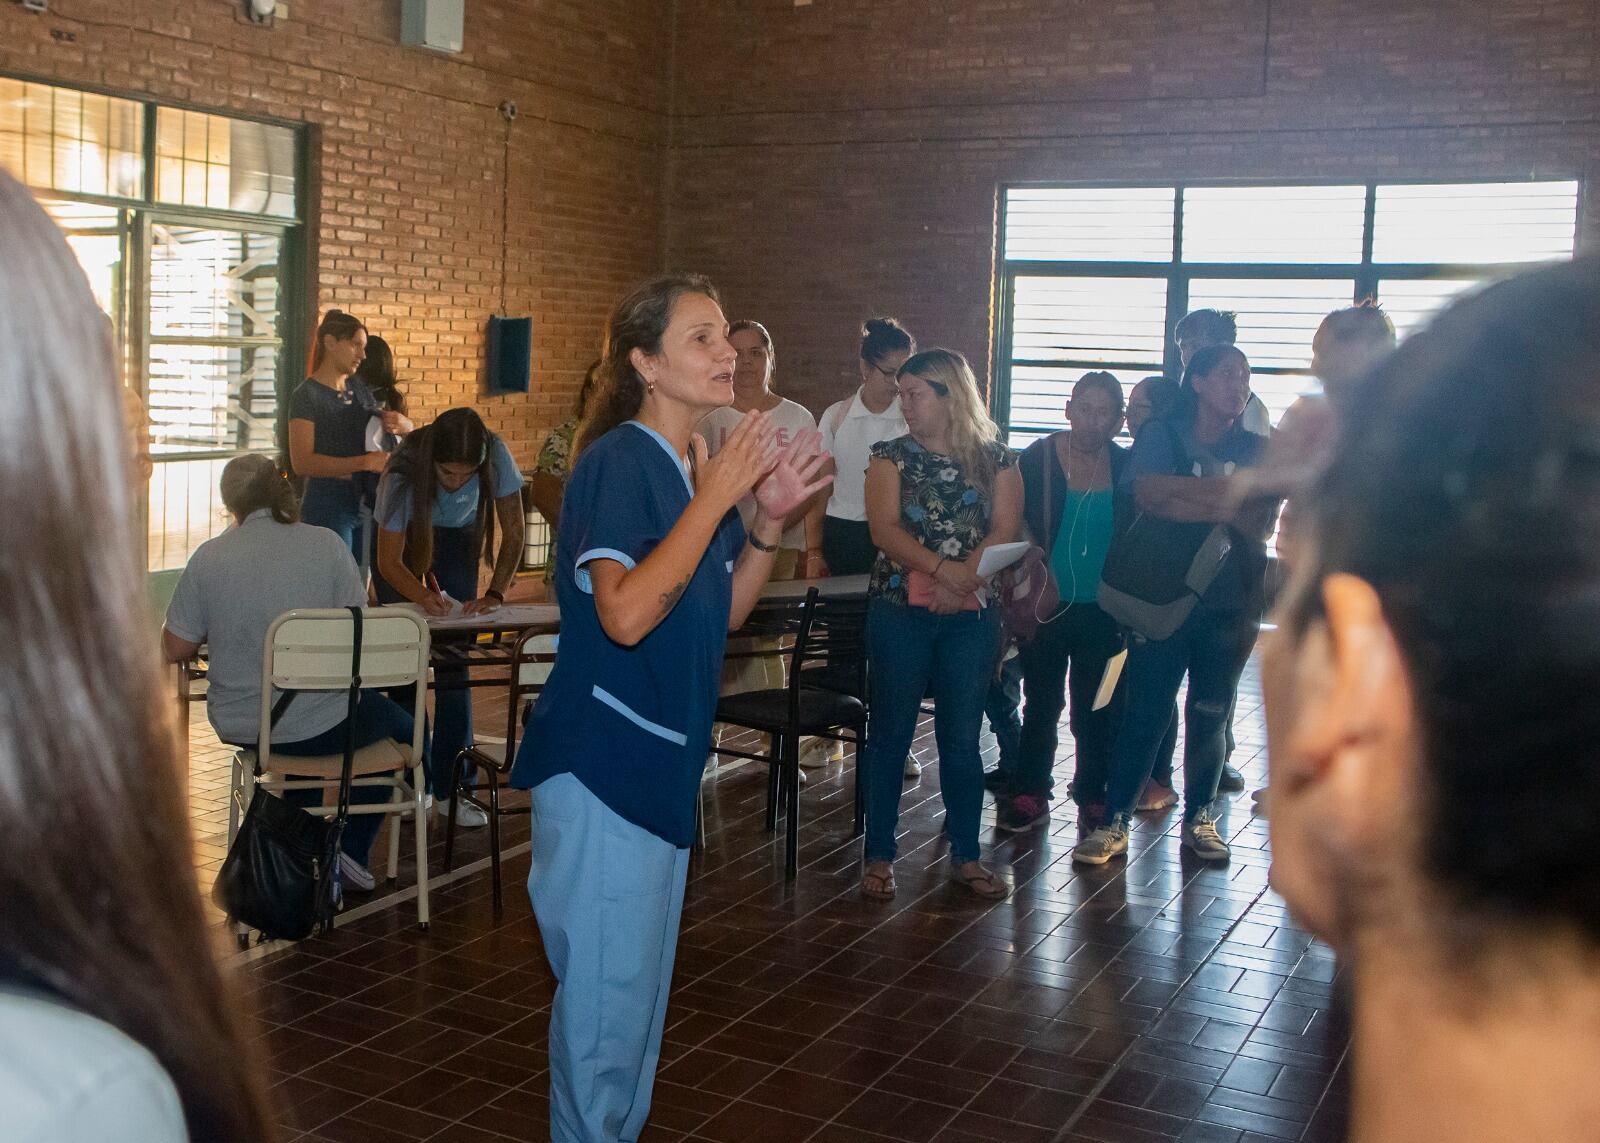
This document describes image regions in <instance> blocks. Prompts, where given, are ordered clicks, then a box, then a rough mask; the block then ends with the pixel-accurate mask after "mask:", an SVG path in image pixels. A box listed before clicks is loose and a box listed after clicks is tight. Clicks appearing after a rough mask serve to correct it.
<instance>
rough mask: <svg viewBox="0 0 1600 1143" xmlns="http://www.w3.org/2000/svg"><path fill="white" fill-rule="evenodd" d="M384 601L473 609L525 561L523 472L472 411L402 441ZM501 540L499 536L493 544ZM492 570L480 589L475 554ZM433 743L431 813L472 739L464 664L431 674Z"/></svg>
mask: <svg viewBox="0 0 1600 1143" xmlns="http://www.w3.org/2000/svg"><path fill="white" fill-rule="evenodd" d="M375 515H376V517H377V521H378V574H377V576H376V577H375V578H374V584H373V586H374V588H375V589H376V590H377V593H378V600H379V602H381V603H394V602H397V601H399V600H409V601H410V602H412V603H416V604H420V605H421V607H422V609H423V610H424V611H426V612H427V613H428V614H429V615H448V614H450V609H451V601H452V600H454V601H456V602H459V603H461V604H462V609H463V610H464V611H465V612H466V613H468V614H477V613H479V612H484V611H491V610H493V609H494V608H496V607H499V606H500V604H502V603H504V602H505V593H506V589H507V588H508V587H510V586H511V580H512V579H513V577H515V576H516V574H517V565H518V564H519V563H520V561H521V559H522V529H523V520H524V516H523V511H522V473H521V472H519V471H518V470H517V465H516V462H515V461H514V460H512V458H511V453H510V451H509V450H508V449H507V448H506V446H505V442H503V441H502V440H501V439H500V438H499V437H497V436H495V434H493V433H491V432H490V431H489V430H488V428H487V427H486V426H485V425H484V423H483V419H482V418H481V417H479V416H478V414H477V413H476V412H474V411H473V410H472V409H450V410H447V411H446V412H444V413H441V414H440V415H439V418H438V420H436V421H434V422H433V423H432V424H431V425H428V426H426V427H425V428H421V429H418V430H416V431H415V432H413V433H412V434H411V435H410V436H408V437H407V438H406V439H405V442H404V443H403V444H402V445H401V446H400V449H399V451H398V452H396V453H395V454H394V459H393V460H391V461H390V462H389V467H388V469H387V470H386V471H385V472H384V474H383V479H382V480H381V481H379V483H378V506H377V511H376V513H375ZM497 538H498V543H497ZM480 559H481V560H482V562H483V563H484V564H487V565H488V566H489V567H490V568H492V569H493V570H492V571H491V572H490V574H489V586H488V587H487V588H485V589H484V591H483V594H482V595H479V594H478V568H479V560H480ZM434 675H435V681H436V682H437V683H438V689H437V690H436V691H435V692H434V698H433V717H434V724H433V740H432V744H431V746H430V748H429V752H428V784H429V786H431V787H432V789H433V795H434V811H435V812H436V813H439V814H443V813H444V812H445V807H446V806H447V804H448V802H449V798H450V776H451V772H452V770H453V769H454V767H455V761H456V755H457V754H459V753H460V752H461V749H462V748H463V747H464V746H467V745H468V744H469V743H470V742H471V740H472V695H471V692H470V691H468V690H467V689H466V688H465V686H464V685H461V684H463V683H464V682H465V678H466V671H465V669H463V668H439V669H437V670H436V671H435V672H434ZM456 822H457V824H458V825H465V826H482V825H487V824H488V823H489V819H488V818H487V817H486V816H485V815H484V813H483V811H482V810H480V809H478V808H477V807H476V806H473V805H472V804H471V803H468V802H462V803H460V804H458V805H457V806H456Z"/></svg>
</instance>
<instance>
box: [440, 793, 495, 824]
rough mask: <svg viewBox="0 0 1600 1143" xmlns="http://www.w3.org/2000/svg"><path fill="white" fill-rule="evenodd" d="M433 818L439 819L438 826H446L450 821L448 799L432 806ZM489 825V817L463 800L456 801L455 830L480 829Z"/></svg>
mask: <svg viewBox="0 0 1600 1143" xmlns="http://www.w3.org/2000/svg"><path fill="white" fill-rule="evenodd" d="M433 816H434V817H436V818H438V819H439V824H440V825H447V824H449V821H450V799H449V798H444V799H442V800H440V801H437V802H435V803H434V805H433ZM488 824H489V815H488V814H487V813H486V812H485V811H483V810H481V809H479V808H478V807H477V806H475V805H473V804H472V803H471V802H469V801H467V800H466V799H465V798H457V799H456V828H457V829H482V828H483V827H484V826H486V825H488Z"/></svg>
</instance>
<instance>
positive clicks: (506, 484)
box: [373, 436, 522, 532]
mask: <svg viewBox="0 0 1600 1143" xmlns="http://www.w3.org/2000/svg"><path fill="white" fill-rule="evenodd" d="M489 471H490V473H491V474H492V475H493V477H494V480H493V487H492V488H490V490H489V491H490V494H491V496H492V497H493V499H495V500H498V499H500V498H501V497H502V496H510V495H511V494H512V493H513V492H516V491H518V490H520V489H521V488H522V473H521V472H520V471H519V470H518V469H517V462H516V461H515V460H513V459H512V458H511V450H510V449H508V448H506V443H505V441H503V440H501V439H500V438H499V437H497V436H491V437H490V438H489ZM478 484H479V481H478V474H477V473H473V474H472V476H471V477H470V478H469V479H468V480H467V482H466V483H465V484H463V485H462V486H461V487H460V488H458V489H456V490H455V491H454V492H447V491H446V490H445V489H444V488H443V487H442V486H440V487H438V488H437V490H436V491H435V492H434V494H433V526H434V527H435V528H465V527H467V526H468V525H469V524H471V523H472V522H473V521H475V520H476V519H477V518H478ZM411 487H412V486H411V483H410V481H409V479H408V478H407V474H406V473H404V472H401V471H399V470H398V469H396V468H395V467H394V466H393V465H391V466H390V467H389V470H388V471H387V472H385V473H384V474H383V479H382V480H381V481H380V482H379V484H378V508H377V511H376V512H374V513H373V515H374V516H375V517H376V518H377V521H378V527H380V528H383V529H385V530H387V531H390V532H404V531H405V530H406V528H407V527H408V526H409V525H410V523H411Z"/></svg>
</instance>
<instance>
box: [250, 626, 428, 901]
mask: <svg viewBox="0 0 1600 1143" xmlns="http://www.w3.org/2000/svg"><path fill="white" fill-rule="evenodd" d="M352 626H353V625H352V624H351V622H350V612H349V611H348V610H346V609H345V608H342V607H338V608H308V609H296V610H294V611H286V612H284V613H283V614H282V615H280V616H278V618H276V619H274V620H273V621H272V626H271V627H269V628H267V638H266V642H265V646H264V647H263V648H262V652H261V682H262V685H261V731H260V738H259V743H260V747H259V756H258V752H257V751H256V750H250V749H245V748H241V749H239V750H237V751H236V752H235V753H234V756H233V779H232V784H231V789H230V791H229V798H228V842H229V844H230V845H231V844H232V843H233V838H234V834H235V833H237V832H238V829H239V818H240V815H241V814H242V813H243V811H244V808H245V807H246V806H248V805H249V803H250V792H251V786H252V784H253V783H260V784H261V785H263V786H266V787H267V788H268V789H271V790H273V791H282V790H307V789H323V790H326V789H330V788H331V789H333V790H335V791H337V790H338V788H339V777H340V772H341V770H342V769H343V766H344V754H343V752H342V751H341V752H340V753H338V754H328V755H324V756H316V757H291V756H290V755H287V754H279V755H275V754H273V753H272V743H271V727H272V704H273V688H277V689H278V690H280V691H284V690H294V691H333V692H337V693H339V694H341V695H342V694H344V693H346V692H348V691H349V689H350V652H351V650H352V647H351V631H352ZM361 685H362V688H363V689H366V688H371V687H384V688H390V687H411V688H412V691H413V695H414V698H413V702H412V731H411V741H410V742H406V743H401V742H396V741H394V740H392V739H385V740H384V741H382V742H375V743H373V744H372V745H371V746H364V747H362V748H361V749H360V750H357V751H356V753H355V762H354V766H353V767H352V774H353V777H352V780H351V785H352V787H354V786H388V787H390V789H391V791H392V793H391V795H390V799H389V801H387V802H375V803H372V804H370V805H359V806H358V805H352V806H351V807H350V812H351V813H352V814H393V815H395V819H396V820H395V828H394V829H391V830H390V831H389V880H390V881H393V880H394V879H395V878H396V877H397V876H398V874H399V872H400V830H399V821H400V819H401V818H404V817H405V815H407V814H410V815H412V817H413V819H414V821H415V825H416V836H417V923H418V924H419V925H420V926H421V927H422V928H423V929H426V928H427V927H428V815H427V813H426V812H425V810H424V803H423V796H424V794H425V792H426V790H427V785H428V783H427V779H426V777H425V776H424V765H423V764H424V756H423V750H422V736H423V728H424V721H423V720H424V716H425V713H426V712H425V710H424V700H425V698H426V697H427V691H428V625H427V623H426V622H425V621H424V620H423V618H422V617H421V616H420V615H418V614H416V613H415V612H413V611H409V610H407V609H405V608H400V607H379V608H365V609H363V611H362V631H361ZM402 771H409V776H410V781H409V782H408V781H407V779H406V777H405V776H404V775H403V774H402V773H401V772H402ZM290 774H292V775H294V777H295V780H293V781H290V780H289V779H288V778H286V777H285V775H290ZM308 812H309V813H313V814H319V815H321V816H323V817H332V816H333V815H334V814H335V813H336V812H337V809H336V807H334V806H317V807H313V808H311V809H309V810H308Z"/></svg>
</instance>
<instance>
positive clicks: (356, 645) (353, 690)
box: [334, 607, 364, 826]
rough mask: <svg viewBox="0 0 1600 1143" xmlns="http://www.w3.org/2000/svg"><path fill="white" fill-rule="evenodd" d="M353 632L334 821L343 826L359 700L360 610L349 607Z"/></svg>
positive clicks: (346, 813)
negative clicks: (336, 811) (337, 801)
mask: <svg viewBox="0 0 1600 1143" xmlns="http://www.w3.org/2000/svg"><path fill="white" fill-rule="evenodd" d="M345 610H347V611H349V612H350V621H351V624H352V626H353V631H352V634H351V639H350V704H349V708H348V711H347V714H346V716H345V739H344V765H343V767H341V768H340V771H339V809H338V813H337V815H336V816H335V818H334V820H335V821H337V822H338V823H339V825H340V826H343V825H344V823H345V822H346V820H348V818H349V816H350V782H351V779H352V776H353V775H352V771H354V769H355V761H356V705H357V703H359V702H360V700H361V624H362V620H363V618H364V617H363V615H362V611H361V608H359V607H349V608H346V609H345Z"/></svg>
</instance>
